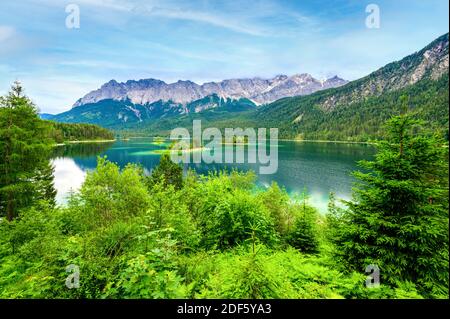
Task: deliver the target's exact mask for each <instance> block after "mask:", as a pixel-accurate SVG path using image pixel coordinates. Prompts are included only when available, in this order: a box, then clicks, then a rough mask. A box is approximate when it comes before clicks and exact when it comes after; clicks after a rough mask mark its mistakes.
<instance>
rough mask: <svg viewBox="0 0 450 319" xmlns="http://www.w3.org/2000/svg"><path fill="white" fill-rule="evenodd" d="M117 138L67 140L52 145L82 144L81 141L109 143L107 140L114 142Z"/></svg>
mask: <svg viewBox="0 0 450 319" xmlns="http://www.w3.org/2000/svg"><path fill="white" fill-rule="evenodd" d="M116 141H117V140H116V139H114V140H82V141H67V142H63V143H55V144H53V146H64V145H67V144H82V143H109V142H116Z"/></svg>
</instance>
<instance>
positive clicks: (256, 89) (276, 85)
mask: <svg viewBox="0 0 450 319" xmlns="http://www.w3.org/2000/svg"><path fill="white" fill-rule="evenodd" d="M345 83H346V81H344V80H341V81H335V80H331V79H330V82H328V85H327V86H326V87H323V86H322V85H320V82H319V81H318V80H316V79H315V78H314V77H313V76H311V75H310V74H308V73H300V74H294V75H292V76H287V75H284V74H280V75H277V76H275V77H274V78H272V79H262V78H258V77H254V78H246V79H239V78H236V79H228V80H223V81H220V82H207V83H204V84H202V85H199V84H197V83H195V82H192V81H190V80H178V81H177V82H174V83H169V84H168V83H166V82H164V81H161V80H158V79H141V80H138V81H135V80H128V81H126V82H124V83H123V82H121V83H119V82H117V81H116V80H111V81H109V82H107V83H105V84H104V85H102V86H101V87H100V89H98V90H95V91H92V92H90V93H88V94H86V95H85V96H84V97H83V98H81V99H79V100H78V101H77V102H76V103H75V104H74V107H77V106H80V105H84V104H88V103H95V102H98V101H101V100H105V99H112V100H116V101H123V100H130V101H131V102H132V103H134V104H142V105H144V104H150V103H153V102H156V101H159V100H161V101H164V102H167V101H172V102H174V103H181V104H186V103H190V102H193V101H195V100H198V99H201V98H204V97H206V96H210V95H213V94H215V95H217V96H220V97H222V98H225V99H226V98H231V99H240V98H246V99H250V100H252V101H254V102H255V103H257V104H266V103H270V102H273V101H275V100H277V99H280V98H283V97H289V96H296V95H305V94H311V93H313V92H316V91H318V90H321V89H323V88H328V87H334V86H340V85H343V84H345Z"/></svg>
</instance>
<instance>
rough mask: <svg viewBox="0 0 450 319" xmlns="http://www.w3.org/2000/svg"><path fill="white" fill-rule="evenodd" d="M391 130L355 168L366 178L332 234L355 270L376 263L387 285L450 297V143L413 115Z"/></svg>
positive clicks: (398, 118) (397, 121)
mask: <svg viewBox="0 0 450 319" xmlns="http://www.w3.org/2000/svg"><path fill="white" fill-rule="evenodd" d="M402 101H403V102H404V103H405V102H407V100H406V99H404V98H403V99H402ZM386 132H387V139H386V140H385V141H384V142H382V143H380V144H379V145H378V152H377V154H376V156H375V158H374V160H373V161H363V162H361V166H362V167H363V168H364V169H365V171H364V172H355V173H354V174H355V176H356V178H357V179H358V180H359V181H360V183H358V184H357V186H356V187H355V188H354V196H353V200H352V201H349V202H346V203H347V205H348V209H347V210H346V211H344V212H341V213H340V214H342V215H341V217H340V222H339V223H337V224H336V225H337V227H338V230H337V231H336V232H333V234H334V235H335V238H334V240H335V242H336V244H337V246H338V247H337V249H336V250H337V254H338V255H339V256H340V257H341V258H342V261H343V262H344V264H345V265H346V266H347V268H348V269H353V270H358V271H364V269H365V268H366V267H367V266H368V265H370V264H376V265H377V266H378V267H379V268H380V275H381V280H382V282H383V281H384V283H386V284H388V285H392V286H395V285H396V284H397V283H399V282H405V281H408V282H413V283H415V284H416V285H417V286H418V287H419V289H420V290H421V291H422V292H423V293H425V294H427V293H428V294H430V295H441V296H442V295H448V243H449V237H448V204H449V203H448V147H446V145H445V141H443V140H442V139H440V138H439V137H438V136H437V135H436V134H432V133H430V132H427V131H426V130H425V129H424V126H423V123H421V122H419V121H417V120H413V119H412V115H408V114H402V115H400V116H396V117H394V118H392V119H391V120H389V121H388V122H387V125H386Z"/></svg>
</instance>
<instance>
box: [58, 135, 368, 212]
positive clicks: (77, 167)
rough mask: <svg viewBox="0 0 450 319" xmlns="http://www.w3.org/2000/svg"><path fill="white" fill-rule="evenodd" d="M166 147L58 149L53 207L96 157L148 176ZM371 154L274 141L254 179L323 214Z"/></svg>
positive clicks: (146, 141)
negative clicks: (266, 168)
mask: <svg viewBox="0 0 450 319" xmlns="http://www.w3.org/2000/svg"><path fill="white" fill-rule="evenodd" d="M166 145H167V144H159V143H155V141H154V140H153V139H152V138H133V139H130V140H127V141H116V142H110V143H80V144H71V145H65V146H58V147H56V148H55V150H54V155H53V159H52V162H53V164H54V166H55V187H56V189H57V202H58V203H60V204H64V203H65V202H66V199H67V195H68V194H69V193H70V192H71V191H76V190H77V189H79V187H80V186H81V184H82V183H83V181H84V179H85V177H86V173H87V172H88V171H90V170H93V169H95V167H96V163H97V156H104V155H106V156H107V158H108V159H109V160H110V161H112V162H115V163H117V164H119V165H120V166H121V167H123V166H125V165H126V164H127V163H140V164H141V165H142V166H143V167H144V170H145V172H146V173H147V174H150V172H151V170H152V168H153V167H155V166H156V165H157V164H158V163H159V157H160V154H159V153H158V150H163V149H165V147H166ZM374 154H375V149H374V147H373V146H370V145H365V144H354V143H353V144H351V143H349V144H347V143H322V142H295V141H279V142H278V170H277V172H276V173H274V174H271V175H257V176H258V179H257V183H258V185H259V186H261V187H267V186H269V185H270V184H271V183H272V181H276V182H277V183H278V184H279V185H280V186H283V187H285V188H286V190H287V191H288V192H289V193H290V194H291V195H293V194H295V193H301V192H302V191H303V190H304V189H305V188H306V190H307V192H308V194H309V196H310V204H311V205H313V206H315V207H317V208H318V209H319V210H320V211H321V212H326V209H327V204H328V197H329V193H330V192H334V193H336V196H337V197H338V198H341V199H349V198H350V197H351V187H352V183H353V182H354V181H355V180H354V178H353V177H351V176H350V173H351V172H352V171H353V170H355V169H357V168H358V167H357V161H359V160H363V159H371V158H372V157H373V155H374ZM183 166H184V169H185V171H187V169H188V168H193V169H195V170H196V171H197V172H198V173H201V174H205V173H207V172H208V170H220V169H223V168H231V167H234V168H237V169H239V170H254V171H255V172H256V173H258V168H259V166H257V164H248V163H247V164H205V163H200V164H184V165H183Z"/></svg>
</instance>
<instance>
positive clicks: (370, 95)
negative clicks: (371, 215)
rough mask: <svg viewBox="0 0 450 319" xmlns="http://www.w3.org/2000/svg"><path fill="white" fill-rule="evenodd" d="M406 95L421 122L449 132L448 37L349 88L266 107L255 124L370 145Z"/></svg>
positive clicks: (293, 134)
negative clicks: (401, 98) (430, 123)
mask: <svg viewBox="0 0 450 319" xmlns="http://www.w3.org/2000/svg"><path fill="white" fill-rule="evenodd" d="M401 95H406V96H408V98H409V108H410V110H412V111H414V112H416V113H417V115H418V116H419V117H420V118H422V119H426V120H429V121H431V122H432V125H433V126H437V127H439V128H440V130H442V131H445V132H448V33H447V34H445V35H443V36H441V37H439V38H438V39H436V40H435V41H433V42H432V43H431V44H429V45H428V46H427V47H425V48H424V49H422V50H421V51H419V52H416V53H414V54H412V55H410V56H407V57H406V58H404V59H402V60H400V61H397V62H393V63H390V64H388V65H386V66H385V67H383V68H381V69H379V70H377V71H375V72H373V73H371V74H370V75H368V76H366V77H364V78H362V79H359V80H356V81H353V82H350V83H348V84H347V85H345V86H342V87H339V88H335V89H329V90H324V91H321V92H317V93H314V94H311V95H308V96H303V97H294V98H285V99H281V100H278V101H276V102H274V103H271V104H269V105H267V106H263V107H262V108H260V109H259V110H258V111H257V112H256V115H255V116H254V119H256V121H258V122H259V123H263V125H264V126H273V127H279V128H280V134H281V136H282V137H290V138H294V137H296V138H307V139H331V140H367V139H369V138H377V137H379V136H380V134H381V129H380V125H381V123H383V122H384V121H385V120H386V119H387V118H389V117H390V116H392V115H393V114H398V113H399V112H400V105H399V98H400V96H401ZM252 117H253V116H252ZM447 134H448V133H447Z"/></svg>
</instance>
